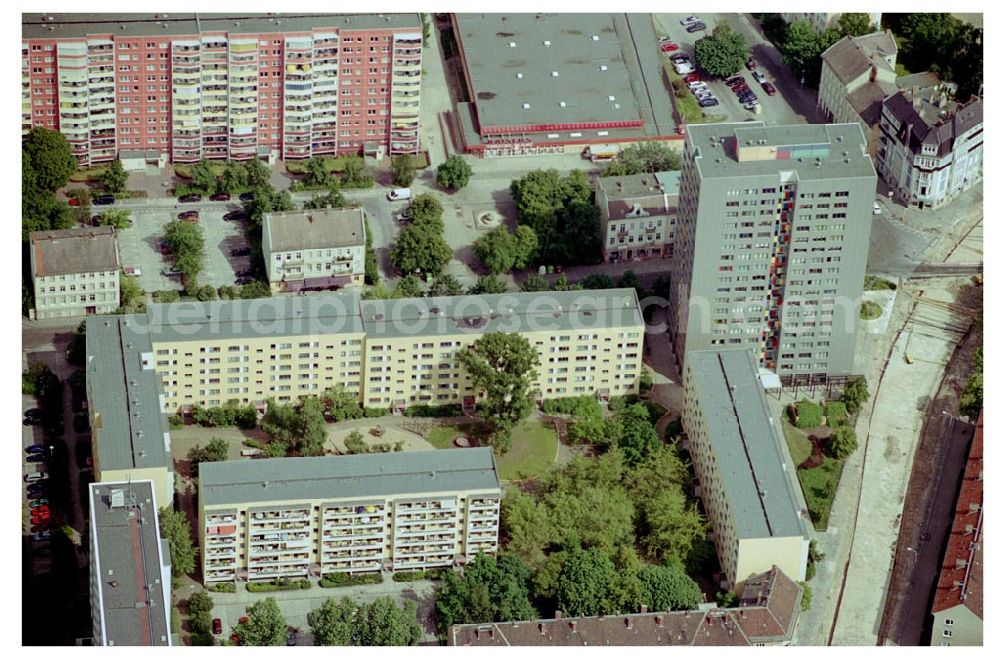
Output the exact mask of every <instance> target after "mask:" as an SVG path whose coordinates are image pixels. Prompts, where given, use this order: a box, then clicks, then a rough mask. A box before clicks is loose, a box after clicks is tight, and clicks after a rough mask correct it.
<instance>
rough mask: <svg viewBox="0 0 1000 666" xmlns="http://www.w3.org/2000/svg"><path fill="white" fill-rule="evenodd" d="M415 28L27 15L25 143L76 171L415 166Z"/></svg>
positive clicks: (226, 18)
mask: <svg viewBox="0 0 1000 666" xmlns="http://www.w3.org/2000/svg"><path fill="white" fill-rule="evenodd" d="M422 51H423V34H422V26H421V22H420V17H419V15H417V14H378V15H374V14H274V13H270V14H248V13H233V14H191V13H180V14H24V15H22V19H21V104H22V106H21V132H22V135H23V134H26V133H27V132H28V131H29V130H30V129H31V128H32V127H47V128H49V129H54V130H58V131H59V132H61V133H62V134H63V135H64V136H65V137H66V139H67V140H68V141H69V143H70V146H71V147H72V150H73V154H74V155H75V156H76V158H77V159H78V160H79V162H80V164H81V166H89V165H92V164H97V163H101V162H107V161H110V160H113V159H115V157H117V156H118V155H119V153H120V152H121V151H128V152H129V153H131V152H133V151H146V152H148V153H150V154H155V155H169V158H170V160H171V161H172V162H178V163H189V162H197V161H199V160H201V159H203V158H205V159H220V160H226V159H229V160H246V159H252V158H257V157H263V158H268V159H271V158H278V157H280V158H281V159H285V160H289V159H305V158H309V157H312V156H314V155H334V154H344V153H360V152H361V151H362V150H364V151H366V152H373V153H375V154H378V153H379V152H381V151H386V150H387V151H388V152H389V153H390V154H399V153H415V152H417V150H418V147H419V143H420V136H419V134H420V128H419V124H420V123H419V121H420V73H421V58H422Z"/></svg>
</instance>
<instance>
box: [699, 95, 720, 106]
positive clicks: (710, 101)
mask: <svg viewBox="0 0 1000 666" xmlns="http://www.w3.org/2000/svg"><path fill="white" fill-rule="evenodd" d="M698 106H700V107H702V108H705V107H708V106H719V100H717V99H716V98H714V97H705V98H703V99H699V100H698Z"/></svg>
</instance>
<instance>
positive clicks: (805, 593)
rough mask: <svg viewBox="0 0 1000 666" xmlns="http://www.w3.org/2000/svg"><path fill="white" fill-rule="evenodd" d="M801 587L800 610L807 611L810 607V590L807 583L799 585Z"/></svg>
mask: <svg viewBox="0 0 1000 666" xmlns="http://www.w3.org/2000/svg"><path fill="white" fill-rule="evenodd" d="M799 585H801V586H802V605H801V608H802V610H804V611H807V610H809V606H810V605H812V598H813V594H812V592H813V591H812V588H811V587H809V584H808V583H799Z"/></svg>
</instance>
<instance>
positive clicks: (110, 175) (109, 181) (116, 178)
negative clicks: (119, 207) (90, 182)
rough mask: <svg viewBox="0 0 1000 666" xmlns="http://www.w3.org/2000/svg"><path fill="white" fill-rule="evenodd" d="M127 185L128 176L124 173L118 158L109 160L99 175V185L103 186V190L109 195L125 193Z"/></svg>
mask: <svg viewBox="0 0 1000 666" xmlns="http://www.w3.org/2000/svg"><path fill="white" fill-rule="evenodd" d="M127 183H128V174H127V173H125V167H124V166H122V161H121V160H120V159H118V158H115V159H113V160H111V162H110V163H109V164H108V166H107V167H106V168H105V169H104V173H103V174H102V175H101V184H102V185H103V186H104V189H106V190H107V191H108V192H110V193H111V194H121V193H123V192H124V191H125V186H126V184H127Z"/></svg>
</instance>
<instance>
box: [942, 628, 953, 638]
mask: <svg viewBox="0 0 1000 666" xmlns="http://www.w3.org/2000/svg"><path fill="white" fill-rule="evenodd" d="M941 635H942V636H944V637H945V638H951V629H945V630H944V631H942V632H941Z"/></svg>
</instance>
